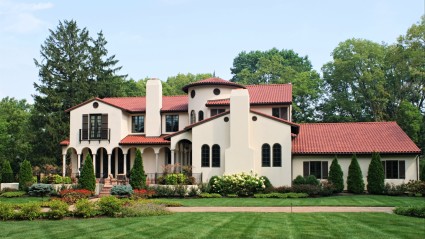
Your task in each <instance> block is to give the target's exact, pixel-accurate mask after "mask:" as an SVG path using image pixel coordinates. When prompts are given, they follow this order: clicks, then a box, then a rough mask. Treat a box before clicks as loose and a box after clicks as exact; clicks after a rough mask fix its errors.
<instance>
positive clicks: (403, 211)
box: [394, 206, 425, 218]
mask: <svg viewBox="0 0 425 239" xmlns="http://www.w3.org/2000/svg"><path fill="white" fill-rule="evenodd" d="M394 213H395V214H398V215H403V216H409V217H420V218H425V206H409V207H396V208H395V209H394Z"/></svg>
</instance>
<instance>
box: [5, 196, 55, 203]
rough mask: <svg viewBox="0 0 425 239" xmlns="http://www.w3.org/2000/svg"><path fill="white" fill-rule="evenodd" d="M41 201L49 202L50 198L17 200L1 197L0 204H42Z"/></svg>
mask: <svg viewBox="0 0 425 239" xmlns="http://www.w3.org/2000/svg"><path fill="white" fill-rule="evenodd" d="M41 201H49V197H44V198H43V199H42V198H41V197H15V198H5V197H0V202H4V203H27V202H41Z"/></svg>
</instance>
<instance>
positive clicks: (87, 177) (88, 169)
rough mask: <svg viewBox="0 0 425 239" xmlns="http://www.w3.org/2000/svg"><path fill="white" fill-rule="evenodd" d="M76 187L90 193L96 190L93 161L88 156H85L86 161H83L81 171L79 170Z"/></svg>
mask: <svg viewBox="0 0 425 239" xmlns="http://www.w3.org/2000/svg"><path fill="white" fill-rule="evenodd" d="M78 186H79V187H80V188H81V189H87V190H90V191H92V192H94V190H95V189H96V177H95V175H94V169H93V161H92V158H91V156H90V154H87V157H86V160H84V165H83V169H82V170H81V175H80V179H79V180H78Z"/></svg>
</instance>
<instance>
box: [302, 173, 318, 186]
mask: <svg viewBox="0 0 425 239" xmlns="http://www.w3.org/2000/svg"><path fill="white" fill-rule="evenodd" d="M305 184H310V185H316V186H319V184H320V182H319V180H317V178H316V176H314V175H308V176H307V177H306V178H305Z"/></svg>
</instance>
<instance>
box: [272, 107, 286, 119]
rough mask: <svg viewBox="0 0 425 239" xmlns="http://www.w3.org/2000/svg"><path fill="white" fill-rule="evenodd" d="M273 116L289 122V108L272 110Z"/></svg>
mask: <svg viewBox="0 0 425 239" xmlns="http://www.w3.org/2000/svg"><path fill="white" fill-rule="evenodd" d="M272 115H273V116H274V117H277V118H281V119H284V120H288V107H281V108H272Z"/></svg>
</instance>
